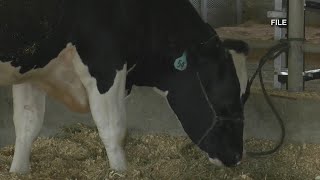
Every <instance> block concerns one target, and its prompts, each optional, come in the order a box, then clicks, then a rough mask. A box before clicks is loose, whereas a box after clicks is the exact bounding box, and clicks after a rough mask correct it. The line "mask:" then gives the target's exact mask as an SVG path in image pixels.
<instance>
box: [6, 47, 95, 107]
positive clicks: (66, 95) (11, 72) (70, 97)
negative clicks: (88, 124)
mask: <svg viewBox="0 0 320 180" xmlns="http://www.w3.org/2000/svg"><path fill="white" fill-rule="evenodd" d="M75 52H76V49H75V48H74V47H73V46H71V45H68V46H67V47H66V48H65V49H63V50H62V51H61V52H60V53H59V55H58V57H57V58H55V59H53V60H51V61H50V63H49V64H48V65H46V66H45V67H44V68H40V69H36V70H31V71H30V72H27V73H25V74H20V73H19V72H18V69H17V68H14V67H12V66H11V65H10V63H1V64H0V86H3V85H12V84H17V83H23V82H29V83H31V84H34V85H36V86H37V87H39V88H40V89H42V90H43V91H45V92H46V93H47V94H48V95H49V96H51V97H53V98H54V99H56V100H58V101H60V102H62V103H63V104H64V105H66V106H67V107H68V108H69V109H70V110H72V111H75V112H80V113H85V112H89V111H90V107H89V101H88V96H87V93H86V89H85V88H84V86H83V84H82V82H81V81H80V78H79V76H78V75H77V74H76V72H75V70H74V67H73V64H72V59H73V58H74V55H75Z"/></svg>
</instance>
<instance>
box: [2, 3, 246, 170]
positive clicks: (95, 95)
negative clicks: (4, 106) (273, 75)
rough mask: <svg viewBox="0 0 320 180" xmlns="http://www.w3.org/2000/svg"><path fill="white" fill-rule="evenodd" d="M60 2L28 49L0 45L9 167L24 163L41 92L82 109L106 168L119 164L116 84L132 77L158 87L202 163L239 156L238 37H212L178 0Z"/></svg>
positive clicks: (121, 114)
mask: <svg viewBox="0 0 320 180" xmlns="http://www.w3.org/2000/svg"><path fill="white" fill-rule="evenodd" d="M61 7H62V10H61V11H62V12H61V13H62V14H63V15H62V16H61V18H60V20H59V22H58V23H57V26H56V27H55V28H54V29H53V31H52V33H51V34H50V35H49V36H47V37H44V38H42V39H40V40H39V39H38V41H37V42H36V43H35V44H36V48H34V49H33V50H32V52H31V53H30V52H22V51H17V52H11V51H10V52H9V51H7V50H4V49H3V51H2V50H0V53H1V54H2V57H1V58H0V59H1V61H0V85H13V106H14V116H13V120H14V125H15V132H16V142H15V152H14V157H13V162H12V165H11V168H10V172H18V173H25V172H28V171H29V165H30V162H29V158H30V151H31V146H32V142H33V141H34V140H35V139H36V137H37V135H38V133H39V131H40V129H41V127H42V123H43V119H44V112H45V96H46V94H48V95H49V96H53V97H54V98H55V99H57V100H59V101H60V102H62V103H63V104H65V105H66V106H67V107H69V108H70V109H71V110H73V111H76V112H88V111H90V110H91V113H92V116H93V119H94V122H95V123H96V125H97V127H98V131H99V135H100V138H101V140H102V142H103V144H104V146H105V148H106V151H107V155H108V159H109V163H110V166H111V168H113V169H115V170H119V171H123V170H126V168H127V165H126V159H125V153H124V150H123V147H122V141H123V139H124V137H125V132H126V115H125V96H126V94H125V91H126V90H127V89H128V90H129V91H130V88H131V87H132V85H137V86H150V87H154V89H155V90H156V91H157V92H160V93H161V94H162V95H164V96H165V97H166V98H167V100H168V103H169V105H170V106H171V108H172V109H173V111H174V112H175V113H176V115H177V117H178V119H179V120H180V122H181V124H182V126H183V128H184V130H185V132H186V133H187V134H188V136H189V137H190V138H191V140H192V141H193V142H194V143H195V144H197V145H198V147H199V148H200V149H201V150H203V151H204V152H205V153H207V154H208V157H209V159H210V161H211V162H213V163H215V164H220V165H225V166H235V165H237V164H239V162H240V161H241V159H242V153H243V126H244V124H243V120H244V116H243V104H242V103H241V95H242V94H243V93H244V91H243V90H244V89H245V87H246V83H247V77H246V69H245V57H246V55H247V53H248V47H247V44H245V43H244V42H242V41H236V40H227V41H225V42H222V41H221V40H220V39H219V37H218V36H217V34H216V32H215V31H214V30H213V29H212V28H211V27H210V26H209V25H208V24H206V23H204V22H203V21H202V19H201V18H200V16H199V15H198V14H197V12H196V11H195V9H194V8H193V6H192V5H191V4H190V3H189V1H188V0H174V1H172V0H117V1H114V0H105V1H98V0H91V1H87V0H78V1H77V2H74V1H62V4H61ZM30 13H32V12H30ZM59 14H60V13H59ZM57 16H59V17H60V15H57ZM17 24H18V25H19V23H17V22H15V25H17ZM24 24H25V23H24ZM8 26H10V25H8ZM25 28H26V29H27V28H28V27H25ZM0 37H1V36H0ZM2 38H4V37H2ZM0 43H1V46H2V47H3V46H4V45H6V42H4V41H3V40H1V39H0ZM9 43H10V42H8V44H9ZM30 44H32V43H29V45H30ZM128 69H129V70H128ZM239 77H241V78H239Z"/></svg>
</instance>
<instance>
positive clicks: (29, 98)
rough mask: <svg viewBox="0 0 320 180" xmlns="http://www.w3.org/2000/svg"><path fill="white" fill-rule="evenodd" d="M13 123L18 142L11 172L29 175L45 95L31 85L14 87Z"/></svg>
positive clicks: (42, 115)
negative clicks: (32, 148) (32, 147)
mask: <svg viewBox="0 0 320 180" xmlns="http://www.w3.org/2000/svg"><path fill="white" fill-rule="evenodd" d="M12 92H13V107H14V112H13V121H14V126H15V132H16V142H15V150H14V156H13V161H12V164H11V168H10V172H16V173H27V172H29V169H30V153H31V146H32V142H33V141H34V140H35V139H36V138H37V136H38V134H39V132H40V129H41V127H42V123H43V118H44V112H45V93H44V92H42V91H41V90H39V89H38V88H37V87H35V86H34V85H31V84H30V83H24V84H18V85H13V88H12Z"/></svg>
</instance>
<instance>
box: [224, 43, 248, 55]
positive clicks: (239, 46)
mask: <svg viewBox="0 0 320 180" xmlns="http://www.w3.org/2000/svg"><path fill="white" fill-rule="evenodd" d="M222 44H223V46H224V47H225V48H227V49H232V50H235V51H236V52H237V53H242V54H244V55H246V56H247V55H248V54H249V45H248V44H247V43H246V42H244V41H241V40H235V39H225V40H224V41H223V43H222Z"/></svg>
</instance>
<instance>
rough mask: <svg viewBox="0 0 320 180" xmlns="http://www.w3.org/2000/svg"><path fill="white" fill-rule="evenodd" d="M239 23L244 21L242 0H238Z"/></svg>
mask: <svg viewBox="0 0 320 180" xmlns="http://www.w3.org/2000/svg"><path fill="white" fill-rule="evenodd" d="M236 3H237V5H236V7H237V13H236V15H237V24H241V22H242V0H237V2H236Z"/></svg>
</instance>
